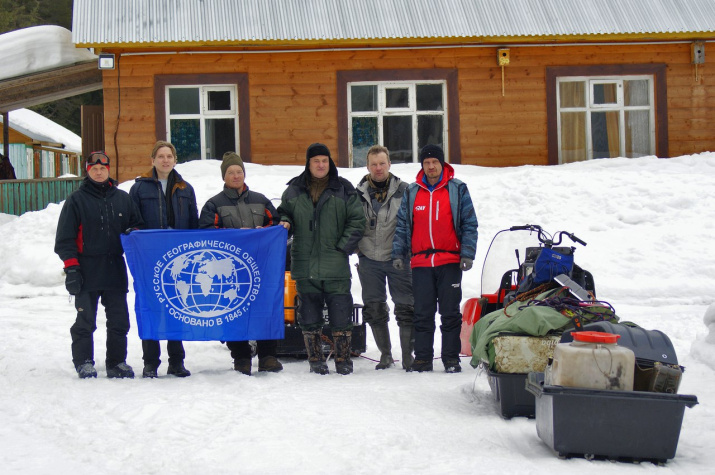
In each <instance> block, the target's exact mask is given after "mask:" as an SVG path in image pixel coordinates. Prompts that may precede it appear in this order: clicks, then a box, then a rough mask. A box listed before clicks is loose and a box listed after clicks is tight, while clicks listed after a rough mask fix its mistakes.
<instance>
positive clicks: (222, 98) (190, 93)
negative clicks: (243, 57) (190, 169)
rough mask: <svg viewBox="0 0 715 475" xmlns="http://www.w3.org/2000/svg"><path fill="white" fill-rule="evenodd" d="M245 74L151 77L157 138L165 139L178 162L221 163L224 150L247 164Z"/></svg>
mask: <svg viewBox="0 0 715 475" xmlns="http://www.w3.org/2000/svg"><path fill="white" fill-rule="evenodd" d="M249 103H250V101H249V98H248V75H247V74H245V73H220V74H165V75H164V74H162V75H156V76H154V110H155V112H156V114H155V122H154V123H155V130H156V138H157V140H169V141H171V143H173V144H174V146H175V147H176V154H177V156H178V159H179V161H180V162H186V161H189V160H201V159H208V158H215V159H219V160H220V159H221V158H222V157H223V154H224V153H225V152H227V151H236V152H239V154H240V155H241V158H242V159H243V161H244V162H250V161H251V127H250V116H251V114H250V108H249Z"/></svg>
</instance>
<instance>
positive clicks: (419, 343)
mask: <svg viewBox="0 0 715 475" xmlns="http://www.w3.org/2000/svg"><path fill="white" fill-rule="evenodd" d="M419 158H420V162H421V163H422V170H420V172H419V173H418V174H417V181H416V183H412V184H411V185H410V186H409V187H408V189H407V190H406V191H405V194H404V196H403V198H402V203H401V205H400V211H399V212H398V214H397V228H396V230H395V238H394V240H393V243H392V258H393V266H394V267H395V268H396V269H401V268H402V267H403V266H404V265H405V259H407V258H409V257H410V256H412V257H411V260H410V265H411V266H412V292H413V294H414V298H415V313H414V329H415V360H414V362H413V363H412V368H411V370H412V371H418V372H423V371H432V359H433V358H434V348H433V346H434V332H435V313H436V311H437V308H438V304H439V313H440V315H441V320H442V324H441V325H440V330H441V332H442V355H441V356H442V363H443V364H444V370H445V371H446V372H447V373H458V372H460V371H461V367H460V365H459V350H460V348H461V344H460V341H459V332H460V329H461V325H462V315H461V313H460V311H459V304H460V302H461V300H462V285H461V284H462V272H464V271H468V270H469V269H471V268H472V262H473V261H474V257H475V255H476V249H477V225H478V224H477V215H476V213H475V212H474V206H473V204H472V198H471V197H470V195H469V190H468V189H467V185H466V184H465V183H462V182H461V181H459V180H457V179H456V178H454V168H452V167H451V166H450V165H449V164H448V163H445V162H444V152H443V151H442V148H441V147H439V146H437V145H431V144H430V145H425V146H424V147H423V148H422V150H421V151H420V155H419Z"/></svg>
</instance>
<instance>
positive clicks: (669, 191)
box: [0, 144, 715, 475]
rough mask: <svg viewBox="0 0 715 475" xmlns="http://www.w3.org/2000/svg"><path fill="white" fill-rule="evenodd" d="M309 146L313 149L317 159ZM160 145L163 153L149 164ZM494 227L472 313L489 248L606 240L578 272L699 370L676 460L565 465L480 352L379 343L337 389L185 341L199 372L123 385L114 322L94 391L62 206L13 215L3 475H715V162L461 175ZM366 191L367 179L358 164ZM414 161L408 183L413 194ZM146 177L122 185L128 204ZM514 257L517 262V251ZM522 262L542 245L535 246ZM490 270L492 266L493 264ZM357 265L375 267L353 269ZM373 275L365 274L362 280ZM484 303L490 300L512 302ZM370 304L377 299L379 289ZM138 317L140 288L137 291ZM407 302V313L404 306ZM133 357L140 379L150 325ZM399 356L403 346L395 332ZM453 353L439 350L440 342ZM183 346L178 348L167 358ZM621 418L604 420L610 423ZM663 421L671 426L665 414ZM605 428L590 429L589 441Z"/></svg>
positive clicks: (5, 280) (262, 172)
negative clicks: (431, 353) (511, 408)
mask: <svg viewBox="0 0 715 475" xmlns="http://www.w3.org/2000/svg"><path fill="white" fill-rule="evenodd" d="M306 145H307V144H306ZM150 151H151V146H150V145H148V146H147V161H146V163H147V169H149V167H150V166H151V165H150V159H149V154H150ZM302 169H303V168H302V167H297V166H262V165H255V164H250V163H249V164H246V174H247V176H246V183H247V184H248V185H249V187H250V188H251V189H253V190H255V191H259V192H261V193H263V194H265V195H266V196H268V197H269V198H271V199H274V200H275V203H276V204H278V200H279V199H280V196H281V194H282V192H283V190H284V189H285V184H286V182H287V181H288V180H289V179H290V178H291V177H293V176H295V175H297V174H299V173H300V172H301V171H302ZM177 170H178V171H179V172H180V173H181V174H182V175H183V176H184V178H185V179H186V180H188V181H189V182H190V183H191V184H192V185H193V186H194V188H195V189H196V194H197V199H198V204H199V207H201V206H203V204H204V203H205V202H206V200H207V199H208V198H210V197H211V196H213V195H214V194H216V193H218V192H219V191H220V190H221V189H222V186H223V182H222V180H221V173H220V169H219V162H218V161H213V160H209V161H195V162H190V163H186V164H180V165H178V166H177ZM455 170H456V176H457V178H459V179H461V180H463V181H464V182H466V183H467V185H468V187H469V190H470V192H471V195H472V199H473V202H474V206H475V209H476V212H477V216H478V219H479V242H478V245H477V259H476V260H475V265H474V268H473V269H472V270H470V271H468V272H466V273H465V274H464V278H463V287H464V291H463V294H464V295H463V297H464V299H463V303H464V302H465V301H466V300H467V299H469V298H473V297H477V296H478V295H479V294H480V292H481V289H480V287H481V284H480V277H481V270H482V263H483V261H484V258H485V254H486V251H487V248H488V247H489V242H490V240H491V239H492V237H493V236H494V235H495V234H496V233H497V232H498V231H499V230H502V229H506V228H508V227H510V226H514V225H522V224H527V223H528V224H539V225H541V226H542V227H544V229H546V230H547V231H550V232H552V233H553V232H556V231H560V230H565V231H569V232H572V233H574V234H576V235H577V236H578V237H580V238H581V239H583V240H584V241H585V242H587V245H586V246H577V250H576V253H575V257H576V263H577V264H579V265H580V266H581V267H583V268H585V269H587V270H589V271H590V272H591V273H592V274H593V276H594V279H595V284H596V289H597V293H598V297H599V298H601V299H604V300H607V301H608V302H610V303H611V304H612V305H613V306H614V308H615V309H616V312H617V314H618V315H619V316H620V318H621V319H622V320H630V321H633V322H635V323H637V324H639V325H640V326H642V327H643V328H645V329H657V330H660V331H663V332H664V333H665V334H666V335H668V336H669V338H670V339H671V341H672V342H673V345H674V347H675V350H676V354H677V358H678V361H679V363H680V364H681V365H682V366H684V367H685V372H684V374H683V379H682V382H681V385H680V391H679V392H680V393H681V394H689V395H695V396H697V398H698V401H699V404H698V405H696V406H695V407H694V408H692V409H689V408H686V409H685V414H684V417H683V421H682V431H681V433H680V440H679V444H678V448H677V453H676V456H675V458H674V459H672V460H670V461H669V462H668V463H667V464H666V465H665V466H664V467H658V466H656V465H653V464H651V463H649V462H643V463H640V464H632V463H623V462H610V461H587V460H584V459H579V458H574V459H568V460H562V459H559V458H558V457H557V455H556V454H555V453H554V452H553V451H552V450H551V448H550V447H549V446H548V445H546V444H545V443H544V442H543V441H542V440H541V439H539V437H538V435H537V432H536V422H535V420H534V419H526V418H521V417H517V418H513V419H510V420H505V419H502V418H501V416H500V415H499V412H498V411H499V409H498V406H497V404H496V402H495V400H494V396H493V394H492V392H491V390H490V388H489V385H488V382H487V377H486V374H485V373H484V372H482V371H479V370H476V369H473V368H472V367H470V366H469V357H466V356H464V357H462V368H463V371H462V373H459V374H446V373H444V372H442V371H441V369H442V365H441V363H440V362H439V361H436V362H435V363H436V364H435V369H436V371H434V372H432V373H406V372H405V371H403V370H402V369H401V368H400V364H399V363H398V365H397V366H396V367H394V368H391V369H388V370H384V371H375V370H374V366H375V362H374V361H372V360H376V359H378V358H379V352H378V351H377V349H376V347H375V344H374V340H373V339H372V336H371V335H370V334H369V332H368V339H367V350H366V352H365V353H364V354H363V356H364V358H363V357H360V358H355V372H354V374H352V375H349V376H341V375H338V374H336V373H335V372H334V371H332V370H333V368H334V365H333V362H332V361H331V362H330V363H329V365H330V368H331V374H330V375H327V376H318V375H315V374H310V373H309V372H308V363H307V362H306V361H305V360H296V359H291V358H282V362H283V364H284V366H285V369H284V371H283V372H281V373H277V374H272V373H268V374H267V373H257V371H256V370H257V367H256V366H257V361H255V360H254V363H253V364H254V375H253V376H250V377H249V376H245V375H242V374H239V373H237V372H235V371H233V370H232V361H231V358H230V355H229V352H228V350H227V349H226V348H225V346H223V345H221V344H220V343H218V342H186V343H185V347H186V354H187V356H186V366H187V368H189V370H191V371H192V376H191V377H189V378H186V379H179V378H174V377H169V376H166V363H163V364H162V366H161V367H160V369H159V375H160V377H159V378H158V379H155V380H148V379H142V378H140V377H139V378H136V379H134V380H108V379H107V378H106V372H105V367H104V347H105V342H106V331H105V317H104V313H103V311H102V310H100V312H99V316H98V319H97V327H98V330H97V331H96V332H95V359H96V360H97V370H98V371H99V377H98V378H97V379H94V380H79V379H78V378H77V375H76V373H75V370H74V367H73V365H72V361H71V354H70V335H69V328H70V326H71V325H72V323H73V322H74V318H75V310H74V306H73V303H72V302H71V301H70V299H69V298H68V294H67V293H66V291H65V288H64V285H63V282H64V280H63V272H62V262H61V261H60V259H59V258H58V257H57V256H56V255H55V254H54V253H53V244H54V235H55V230H56V226H57V219H58V217H59V213H60V210H61V205H59V204H50V205H49V206H48V207H47V208H46V209H44V210H41V211H36V212H29V213H26V214H24V215H22V216H20V217H16V216H10V215H2V214H0V235H2V236H3V245H2V246H1V247H0V322H2V328H3V333H4V335H3V336H4V338H3V343H2V346H1V348H2V349H1V350H0V388H3V389H2V390H1V391H0V420H1V421H2V424H0V466H2V467H3V469H2V471H3V473H10V474H15V473H23V474H40V473H47V472H50V471H52V472H53V473H73V474H78V475H80V474H96V473H103V474H119V473H142V474H144V473H146V474H160V473H161V474H165V473H177V474H191V473H219V474H224V473H249V474H254V473H255V474H285V473H298V474H304V473H305V474H308V473H310V474H315V473H354V474H374V473H397V474H408V473H410V474H411V473H430V474H431V473H467V472H469V471H474V470H479V471H480V472H485V473H539V474H543V473H550V474H553V473H556V474H561V473H563V474H567V473H568V474H572V473H583V474H599V475H602V474H610V473H619V474H620V473H634V474H635V473H638V474H643V473H658V474H659V475H662V474H665V473H678V474H681V473H682V474H691V473H711V470H712V467H713V466H715V452H714V451H713V450H712V448H713V446H715V409H714V408H713V401H714V399H715V377H714V373H715V273H713V272H712V269H713V268H715V250H714V248H713V245H712V242H713V240H712V235H713V231H714V228H715V206H713V203H714V202H715V153H702V154H699V155H692V156H683V157H676V158H671V159H658V158H655V157H644V158H638V159H625V158H617V159H611V160H593V161H589V162H582V163H574V164H568V165H560V166H549V167H545V166H521V167H512V168H485V167H477V166H467V165H455ZM339 171H340V175H341V176H343V177H345V178H347V179H348V180H350V181H351V182H352V183H354V184H356V183H357V182H358V181H359V180H360V178H361V177H362V176H363V175H364V174H365V173H366V170H365V169H340V170H339ZM417 171H418V165H415V164H395V165H393V167H392V172H393V173H394V174H396V175H397V176H400V177H401V178H403V179H405V180H407V181H413V180H414V177H415V176H416V174H417ZM131 184H132V181H129V182H125V183H122V184H121V185H120V188H122V189H124V190H127V191H128V190H129V188H130V186H131ZM507 254H508V255H507V256H506V257H504V258H503V260H504V263H505V264H504V265H505V266H506V267H505V269H504V270H507V268H508V267H509V266H511V267H514V266H515V260H516V258H515V257H513V256H514V253H513V252H509V253H507ZM522 255H523V250H522ZM491 259H492V258H491V257H490V261H491ZM351 262H353V263H354V262H356V257H355V256H352V257H351ZM353 272H354V270H353ZM493 290H494V289H492V290H488V289H485V291H488V292H489V291H493ZM352 293H353V297H354V300H355V302H357V303H361V301H362V300H361V291H360V283H359V280H358V279H357V276H356V275H354V276H353V281H352ZM128 299H129V302H130V308H132V309H133V302H134V293H133V291H130V293H129V295H128ZM389 305H390V306H391V307H392V302H389ZM130 313H131V320H132V328H131V330H130V332H129V337H128V339H129V343H128V345H129V348H128V351H129V355H128V358H127V362H128V363H129V364H130V365H132V366H133V367H134V369H135V371H137V372H139V373H140V372H141V368H142V360H141V354H142V351H141V342H140V340H139V338H138V336H137V330H136V324H135V323H136V322H135V319H134V313H133V310H132V311H131V312H130ZM389 325H390V330H391V332H392V342H393V356H395V357H396V358H399V355H400V350H399V338H398V332H397V326H396V324H395V322H394V316H392V317H391V321H390V324H389ZM435 340H436V344H435V353H436V354H439V347H440V343H439V341H440V338H439V330H438V331H437V335H436V338H435ZM165 352H166V347H165V344H163V343H162V353H163V354H164V356H165ZM609 416H611V415H609V414H604V418H605V417H609ZM653 417H658V414H654V415H653ZM584 430H587V428H584Z"/></svg>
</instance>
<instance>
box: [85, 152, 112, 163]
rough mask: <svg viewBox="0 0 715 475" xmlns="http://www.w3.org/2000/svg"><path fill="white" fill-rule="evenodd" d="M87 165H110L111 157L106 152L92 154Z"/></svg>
mask: <svg viewBox="0 0 715 475" xmlns="http://www.w3.org/2000/svg"><path fill="white" fill-rule="evenodd" d="M87 164H89V165H97V164H100V165H105V166H108V165H109V157H108V156H107V154H105V153H104V152H92V153H90V154H89V158H88V159H87Z"/></svg>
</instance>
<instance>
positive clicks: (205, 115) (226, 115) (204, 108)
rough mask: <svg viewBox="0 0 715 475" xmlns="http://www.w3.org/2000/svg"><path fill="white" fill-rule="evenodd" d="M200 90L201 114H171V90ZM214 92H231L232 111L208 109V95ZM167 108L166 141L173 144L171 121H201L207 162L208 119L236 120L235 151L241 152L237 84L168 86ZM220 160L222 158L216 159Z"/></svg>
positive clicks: (204, 153)
mask: <svg viewBox="0 0 715 475" xmlns="http://www.w3.org/2000/svg"><path fill="white" fill-rule="evenodd" d="M197 88H198V89H199V113H198V114H173V115H172V114H171V112H170V111H171V101H170V97H169V91H170V90H171V89H197ZM212 91H229V92H230V93H231V99H230V101H231V104H230V110H219V111H212V110H209V109H208V103H209V102H208V93H209V92H212ZM164 94H165V96H164V97H165V101H164V104H165V108H166V114H165V116H166V140H167V141H168V142H171V121H172V120H180V119H199V131H200V136H201V160H206V158H207V157H206V119H235V120H234V129H235V130H234V136H235V137H236V145H235V148H234V150H240V145H241V144H240V141H241V138H240V136H239V120H240V117H239V115H238V88H237V87H236V85H235V84H212V85H210V86H205V85H201V84H177V85H167V86H166V87H165V88H164ZM214 158H220V157H214Z"/></svg>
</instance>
